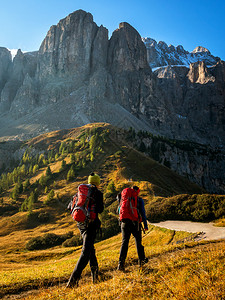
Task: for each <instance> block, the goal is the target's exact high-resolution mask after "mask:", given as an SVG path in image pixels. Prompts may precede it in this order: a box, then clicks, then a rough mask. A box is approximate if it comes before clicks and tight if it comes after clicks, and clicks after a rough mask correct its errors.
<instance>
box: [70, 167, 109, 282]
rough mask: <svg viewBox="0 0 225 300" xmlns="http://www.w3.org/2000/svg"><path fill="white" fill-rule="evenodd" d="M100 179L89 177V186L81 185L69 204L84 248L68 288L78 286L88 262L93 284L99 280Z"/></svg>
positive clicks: (101, 196)
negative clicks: (97, 242) (97, 249)
mask: <svg viewBox="0 0 225 300" xmlns="http://www.w3.org/2000/svg"><path fill="white" fill-rule="evenodd" d="M99 185H100V177H99V176H98V175H97V174H95V173H92V174H91V175H90V176H89V177H88V184H80V185H79V186H78V193H77V194H76V195H75V196H74V197H73V199H72V201H71V202H70V203H69V206H68V208H69V209H70V211H71V215H72V217H73V219H74V220H75V221H77V226H78V228H79V230H80V233H81V235H82V239H83V247H82V252H81V255H80V258H79V260H78V261H77V264H76V266H75V268H74V270H73V272H72V274H71V276H70V279H69V281H68V283H67V287H74V286H78V282H79V279H80V277H81V273H82V271H83V269H84V268H85V267H86V266H87V264H88V262H89V264H90V268H91V274H92V279H93V283H95V282H96V281H97V280H98V271H99V270H98V261H97V258H96V255H95V248H94V241H95V237H96V234H97V231H98V230H99V228H100V226H101V221H100V220H99V218H98V214H99V213H101V212H102V211H103V209H104V205H103V194H102V192H101V191H99V190H98V187H99Z"/></svg>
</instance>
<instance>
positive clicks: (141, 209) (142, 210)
mask: <svg viewBox="0 0 225 300" xmlns="http://www.w3.org/2000/svg"><path fill="white" fill-rule="evenodd" d="M138 210H139V212H140V214H141V217H142V222H143V223H144V227H145V229H148V224H147V218H146V214H145V204H144V200H143V199H142V198H140V197H138Z"/></svg>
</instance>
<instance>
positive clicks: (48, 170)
mask: <svg viewBox="0 0 225 300" xmlns="http://www.w3.org/2000/svg"><path fill="white" fill-rule="evenodd" d="M45 176H46V178H47V180H49V179H51V178H52V171H51V168H50V167H49V166H48V167H47V169H46V172H45Z"/></svg>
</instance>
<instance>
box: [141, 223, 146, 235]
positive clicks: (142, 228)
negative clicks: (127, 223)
mask: <svg viewBox="0 0 225 300" xmlns="http://www.w3.org/2000/svg"><path fill="white" fill-rule="evenodd" d="M140 225H141V230H142V231H143V233H144V234H145V229H144V227H143V224H142V223H141V224H140Z"/></svg>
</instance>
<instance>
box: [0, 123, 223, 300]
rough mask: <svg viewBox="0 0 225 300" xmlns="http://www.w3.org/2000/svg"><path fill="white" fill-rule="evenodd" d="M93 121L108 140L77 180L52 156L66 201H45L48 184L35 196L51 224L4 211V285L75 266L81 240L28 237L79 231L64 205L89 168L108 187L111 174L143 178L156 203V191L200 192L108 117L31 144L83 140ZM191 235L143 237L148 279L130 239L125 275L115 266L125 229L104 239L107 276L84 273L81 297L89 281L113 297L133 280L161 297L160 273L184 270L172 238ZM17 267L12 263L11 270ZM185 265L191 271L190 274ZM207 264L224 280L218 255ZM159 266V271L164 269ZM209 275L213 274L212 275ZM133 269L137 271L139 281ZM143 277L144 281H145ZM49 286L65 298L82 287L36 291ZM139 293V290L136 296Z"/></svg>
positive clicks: (56, 275)
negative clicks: (49, 241) (38, 245)
mask: <svg viewBox="0 0 225 300" xmlns="http://www.w3.org/2000/svg"><path fill="white" fill-rule="evenodd" d="M95 126H96V127H100V128H102V129H104V130H108V129H109V136H108V138H107V142H106V143H105V144H104V147H103V152H101V153H97V155H96V156H95V159H94V160H93V161H92V162H89V163H88V165H87V166H86V167H85V168H83V169H81V170H80V171H79V173H78V176H77V177H76V179H75V180H74V181H73V182H67V181H66V179H65V176H66V172H65V173H60V172H59V169H60V165H61V158H59V159H58V160H57V161H56V162H54V163H51V164H50V167H51V170H52V172H53V173H54V177H55V180H54V181H55V183H54V182H53V180H52V181H51V182H50V183H49V189H51V188H54V190H55V192H56V194H58V195H59V198H60V201H58V202H56V203H55V204H54V205H53V206H46V205H44V201H45V200H46V198H47V195H46V194H45V193H44V192H42V193H41V194H40V197H39V202H38V203H36V204H35V209H34V212H43V211H48V212H49V213H50V215H51V216H52V218H51V220H50V222H48V223H46V224H38V223H37V224H35V222H34V221H33V220H32V219H31V220H29V218H28V213H27V212H19V213H17V214H14V215H12V216H5V217H1V219H0V254H1V256H0V257H1V258H0V268H1V270H2V271H1V273H0V282H1V287H2V291H3V292H2V293H8V292H10V291H11V292H12V291H19V290H23V289H30V288H33V287H41V286H42V285H46V284H47V285H49V284H50V283H52V282H53V283H54V282H56V283H58V282H60V281H64V280H66V279H67V278H68V276H69V274H70V272H71V270H72V268H73V265H74V261H75V260H76V259H77V257H78V255H79V251H75V252H74V250H76V249H75V248H62V247H54V248H51V249H48V250H39V251H33V252H29V251H26V250H25V244H26V242H27V241H28V240H29V239H30V238H31V237H35V236H39V235H43V234H44V233H47V232H51V233H56V234H63V233H66V232H68V231H71V230H72V231H74V233H75V234H76V233H77V229H76V227H75V224H74V223H73V221H72V220H71V217H70V216H69V214H68V212H67V211H66V202H67V201H68V199H69V198H70V197H71V196H72V195H73V194H74V191H75V190H76V188H77V186H78V184H80V183H81V182H83V181H85V180H86V179H87V175H88V174H89V173H90V171H92V170H96V171H97V172H98V173H99V174H100V175H101V178H102V184H101V187H100V188H101V190H102V191H104V193H105V194H107V193H108V192H109V191H108V185H109V183H111V182H113V183H114V184H115V187H116V189H117V190H118V191H119V190H121V189H122V188H123V187H124V186H129V185H132V184H137V185H139V186H140V187H141V191H142V192H141V196H142V197H144V198H145V199H146V203H150V202H151V201H152V200H153V199H154V197H155V196H161V197H168V196H172V195H177V194H183V193H190V194H193V193H201V189H200V188H199V187H197V186H196V185H195V184H192V183H190V182H189V181H188V180H186V179H185V178H183V177H181V176H179V175H177V174H175V173H174V172H172V171H171V170H169V169H168V168H166V167H163V166H161V165H160V164H158V163H156V162H155V161H154V160H152V159H150V158H147V157H146V156H144V155H143V154H142V153H140V152H138V151H136V150H135V149H133V148H131V147H129V145H128V143H127V142H126V141H125V139H124V135H123V131H120V132H118V131H117V130H116V129H114V128H113V127H112V126H109V125H107V124H94V125H93V124H91V125H86V126H84V127H82V128H76V129H72V130H65V131H58V132H53V133H48V134H45V135H42V136H39V137H37V138H35V139H33V140H31V141H29V142H28V146H31V145H32V147H35V148H36V149H39V150H40V151H41V150H43V149H44V150H46V149H48V150H51V149H54V148H57V147H59V145H60V143H61V142H62V141H66V140H68V139H69V140H71V139H72V140H73V139H75V140H77V138H78V137H79V136H80V134H82V132H84V131H85V130H88V128H93V127H95ZM81 152H82V149H81ZM64 159H65V160H66V161H67V162H68V163H69V161H70V158H69V155H67V156H66V157H64ZM45 171H46V167H45V168H42V169H41V170H39V172H38V174H36V175H35V176H34V177H32V178H30V181H31V183H33V182H35V181H36V180H37V179H39V178H40V177H41V175H42V174H45ZM108 194H109V196H108V198H106V199H105V201H106V205H107V206H108V210H109V211H111V212H112V215H113V213H114V212H115V207H116V203H115V202H113V201H114V195H110V193H108ZM25 196H26V195H22V196H21V199H20V200H19V201H18V203H17V204H18V205H20V203H21V201H22V199H23V198H25ZM3 199H4V202H10V200H9V197H8V194H7V193H5V194H4V197H3ZM186 235H188V234H187V233H176V235H175V236H174V232H171V231H165V232H164V231H163V230H161V229H154V230H152V231H151V232H149V234H148V235H147V236H146V237H145V238H144V244H145V247H146V252H147V255H148V256H149V257H151V261H152V262H150V263H149V264H148V266H147V268H146V270H145V271H146V272H147V274H148V276H147V277H148V279H146V280H147V281H145V273H143V274H142V273H138V272H137V266H136V267H133V266H132V262H133V261H134V258H135V257H136V254H135V249H134V246H132V247H131V251H130V254H129V257H128V264H131V265H130V267H129V268H128V269H129V272H128V273H127V274H125V275H121V274H118V273H117V272H116V271H113V270H115V268H116V264H117V260H118V254H119V246H120V239H121V237H120V235H118V236H116V237H113V238H110V239H109V240H106V241H103V242H100V243H99V244H98V245H97V249H98V257H99V261H100V264H101V269H103V270H104V273H105V280H103V282H102V283H99V284H98V285H96V286H93V285H91V286H90V280H89V279H88V277H87V278H86V276H84V287H83V288H82V292H81V295H83V298H82V296H81V298H82V299H84V298H85V297H84V295H85V294H88V293H90V291H88V290H90V288H91V290H93V289H94V291H95V292H94V294H96V295H98V296H99V294H97V293H99V292H100V291H102V297H103V298H104V297H106V295H109V297H110V298H115V297H117V296H119V295H120V293H122V296H121V297H124V298H126V297H127V296H129V295H130V293H132V292H131V291H133V287H134V285H135V289H134V291H135V293H137V294H138V293H140V291H139V288H140V287H144V290H146V293H149V294H148V295H155V296H154V297H156V298H155V299H159V298H157V295H158V294H157V293H158V292H157V289H159V290H163V289H165V287H166V283H163V282H164V281H165V280H161V279H160V278H161V277H163V278H164V279H166V274H167V273H168V272H169V273H168V274H170V275H168V276H171V279H170V280H175V278H176V277H177V275H178V274H177V270H176V264H177V262H176V260H177V259H178V260H179V259H180V258H177V253H179V251H176V246H175V245H172V241H174V240H176V239H180V238H183V237H184V236H186ZM209 245H210V246H209V247H210V248H211V249H212V253H213V255H214V256H215V257H217V256H220V253H221V251H218V249H219V247H220V246H218V245H222V249H224V244H223V243H221V244H219V243H215V244H212V245H211V244H209ZM202 247H204V246H202ZM78 249H80V247H78ZM173 249H175V250H174V251H175V252H174V256H173V255H172V256H171V258H170V259H171V264H172V267H171V269H170V268H169V267H168V266H167V265H166V264H165V262H164V259H165V257H167V256H166V255H165V254H164V253H165V252H166V251H168V250H169V251H171V250H173ZM181 249H183V250H182V253H184V250H185V248H182V247H181ZM194 249H196V248H193V253H192V251H190V257H189V258H187V261H188V262H189V263H188V265H192V264H191V262H192V261H194V260H198V257H199V255H198V252H195V250H194ZM72 252H73V253H72ZM195 254H196V255H195ZM155 255H157V257H155ZM210 255H211V252H207V251H206V254H205V256H204V257H202V258H201V259H202V260H203V259H206V260H207V261H208V260H210V257H209V258H208V256H210ZM187 256H189V252H187ZM109 257H110V260H109ZM202 260H200V261H198V264H202ZM153 261H154V263H155V264H156V265H155V266H157V267H156V268H155V269H154V268H153V269H154V270H153V272H150V269H151V268H152V263H153ZM168 264H169V263H168ZM186 267H187V268H186ZM12 270H14V271H13V272H12ZM163 270H164V271H163ZM185 270H186V271H187V272H189V273H190V274H189V273H188V274H189V275H188V274H186V273H185V272H186V271H185ZM185 270H184V274H186V275H184V276H186V277H187V287H188V286H191V285H192V283H191V281H190V280H189V279H188V278H189V277H190V278H191V276H192V275H191V274H194V273H195V272H197V271H193V272H192V271H190V270H189V269H188V266H187V265H185ZM188 270H189V271H188ZM163 272H164V273H163ZM198 272H200V271H198ZM201 272H202V274H203V275H204V274H205V273H204V272H203V271H201ZM201 272H200V273H201ZM209 272H215V273H216V274H217V273H218V274H217V275H216V281H217V280H218V279H217V277H219V276H221V270H220V267H219V266H218V270H217V268H216V267H215V266H214V263H213V264H212V270H211V269H209ZM88 273H89V270H88V268H87V270H86V271H85V272H84V274H88ZM200 273H199V274H200ZM159 274H161V275H160V276H159ZM210 274H211V273H210ZM213 274H214V273H213ZM196 276H197V275H196ZM205 276H206V277H207V276H211V275H205ZM132 277H134V278H135V279H137V282H138V283H139V284H138V286H139V288H138V287H137V284H136V282H135V281H134V279H132ZM186 277H185V278H186ZM197 278H198V276H197V277H196V281H197ZM183 280H184V278H183ZM185 280H186V279H185ZM185 280H184V281H185ZM158 281H159V283H158ZM141 282H143V284H142V283H141ZM200 283H201V280H199V282H198V284H200ZM127 284H128V286H129V287H128V288H126V286H127ZM149 284H150V285H151V286H153V288H149ZM160 284H161V285H160ZM182 284H183V283H180V287H181V286H182ZM198 284H197V282H196V290H198ZM117 287H118V289H117ZM174 288H175V287H174ZM124 289H125V290H124ZM207 289H208V288H206V290H207ZM48 293H50V295H51V296H50V297H52V299H61V298H60V297H61V296H60V294H61V293H63V296H62V298H63V299H66V297H67V296H65V294H67V293H68V299H74V298H75V297H77V296H78V292H76V291H70V292H68V291H67V292H65V291H63V289H59V290H58V289H53V290H51V291H47V292H45V291H43V295H41V296H40V295H39V296H37V299H40V298H41V299H45V298H46V299H47V297H48V296H47V295H48ZM82 293H83V294H82ZM127 293H128V294H127ZM166 293H167V294H168V293H170V295H173V292H171V291H170V289H169V288H167V289H166V290H165V295H166ZM179 293H180V292H179ZM137 294H136V296H135V297H137ZM133 296H134V295H133ZM142 296H143V294H142ZM32 297H33V296H32ZM38 297H39V298H38ZM165 297H166V296H165ZM175 298H176V297H175ZM178 298H179V297H178ZM162 299H163V298H162ZM165 299H166V298H165ZM179 299H181V298H179ZM193 299H195V298H193ZM196 299H197V298H196Z"/></svg>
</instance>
